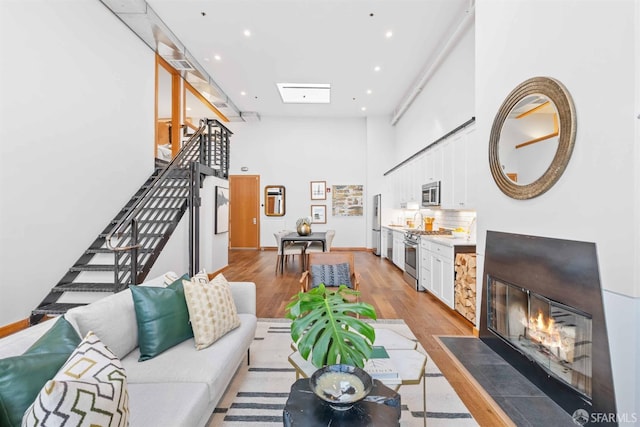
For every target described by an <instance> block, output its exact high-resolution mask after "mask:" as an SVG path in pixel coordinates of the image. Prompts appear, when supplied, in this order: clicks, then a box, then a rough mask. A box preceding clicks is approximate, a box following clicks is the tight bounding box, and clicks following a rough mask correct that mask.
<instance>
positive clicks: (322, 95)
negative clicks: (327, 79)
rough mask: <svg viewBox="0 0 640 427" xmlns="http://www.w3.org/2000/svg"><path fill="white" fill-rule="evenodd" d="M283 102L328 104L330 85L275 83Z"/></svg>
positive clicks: (329, 100)
mask: <svg viewBox="0 0 640 427" xmlns="http://www.w3.org/2000/svg"><path fill="white" fill-rule="evenodd" d="M277 86H278V91H279V92H280V97H281V98H282V102H284V103H285V104H329V103H330V102H331V85H330V84H328V83H277Z"/></svg>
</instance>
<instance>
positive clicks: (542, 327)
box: [525, 310, 563, 348]
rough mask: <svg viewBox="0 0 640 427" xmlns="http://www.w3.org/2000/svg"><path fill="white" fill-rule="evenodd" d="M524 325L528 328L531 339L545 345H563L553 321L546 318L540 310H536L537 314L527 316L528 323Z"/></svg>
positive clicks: (549, 346) (550, 346)
mask: <svg viewBox="0 0 640 427" xmlns="http://www.w3.org/2000/svg"><path fill="white" fill-rule="evenodd" d="M525 326H527V327H528V328H529V336H530V337H531V339H533V340H535V341H538V342H539V343H540V344H542V345H544V346H545V347H547V348H561V347H563V344H562V337H561V336H560V331H559V330H558V328H557V327H556V324H555V321H554V320H553V319H551V318H549V319H546V317H545V315H544V313H542V310H538V315H537V316H535V317H531V318H529V324H528V325H525Z"/></svg>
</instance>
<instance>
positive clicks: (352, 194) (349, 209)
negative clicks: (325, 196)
mask: <svg viewBox="0 0 640 427" xmlns="http://www.w3.org/2000/svg"><path fill="white" fill-rule="evenodd" d="M363 190H364V187H363V186H362V185H334V186H333V200H332V205H333V216H362V214H363V199H362V195H363Z"/></svg>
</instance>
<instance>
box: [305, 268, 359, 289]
mask: <svg viewBox="0 0 640 427" xmlns="http://www.w3.org/2000/svg"><path fill="white" fill-rule="evenodd" d="M311 278H312V280H311V287H312V288H317V287H318V285H320V283H324V285H325V286H340V285H346V286H347V287H348V288H351V287H352V285H351V271H350V270H349V263H348V262H345V263H343V264H332V265H312V266H311Z"/></svg>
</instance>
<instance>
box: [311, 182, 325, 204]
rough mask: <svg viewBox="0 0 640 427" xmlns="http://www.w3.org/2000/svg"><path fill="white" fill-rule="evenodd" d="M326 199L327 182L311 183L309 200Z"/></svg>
mask: <svg viewBox="0 0 640 427" xmlns="http://www.w3.org/2000/svg"><path fill="white" fill-rule="evenodd" d="M326 199H327V181H311V200H326Z"/></svg>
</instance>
